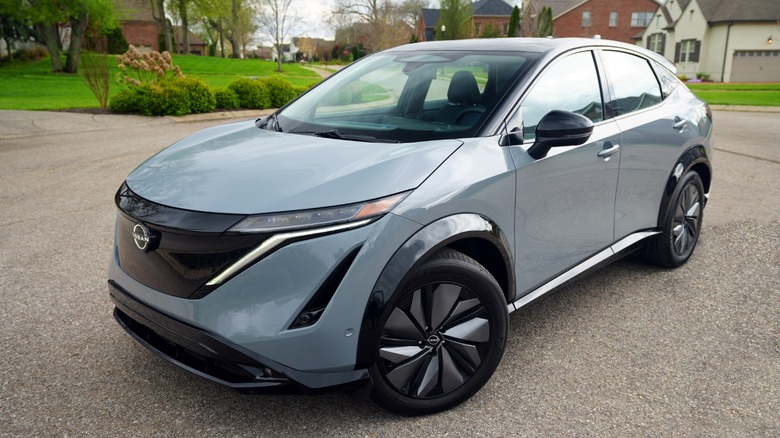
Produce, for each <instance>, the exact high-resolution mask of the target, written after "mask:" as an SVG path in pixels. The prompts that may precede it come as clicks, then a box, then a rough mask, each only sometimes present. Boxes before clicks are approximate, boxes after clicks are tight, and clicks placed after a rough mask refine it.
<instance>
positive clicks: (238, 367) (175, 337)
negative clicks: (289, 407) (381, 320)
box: [108, 280, 368, 394]
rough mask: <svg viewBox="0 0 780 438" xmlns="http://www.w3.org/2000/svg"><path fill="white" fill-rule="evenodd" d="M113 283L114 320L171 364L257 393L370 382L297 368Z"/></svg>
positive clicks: (350, 374) (358, 374) (355, 374)
mask: <svg viewBox="0 0 780 438" xmlns="http://www.w3.org/2000/svg"><path fill="white" fill-rule="evenodd" d="M108 285H109V288H108V289H109V293H110V295H111V299H112V300H113V302H114V305H115V306H116V308H115V310H114V317H115V318H116V320H117V322H119V324H120V325H121V326H122V328H124V329H125V330H126V331H127V333H128V334H129V335H130V336H131V337H133V339H135V340H136V341H138V342H139V343H140V344H141V345H143V346H144V347H146V348H148V349H149V350H151V351H152V352H154V353H156V354H157V355H159V356H160V357H162V358H163V359H165V360H166V361H168V362H170V363H172V364H174V365H176V366H178V367H180V368H182V369H184V370H186V371H189V372H191V373H193V374H195V375H197V376H199V377H202V378H204V379H207V380H210V381H212V382H215V383H218V384H220V385H223V386H227V387H229V388H232V389H234V390H237V391H240V392H244V393H252V394H254V393H262V394H267V393H313V392H318V391H320V390H325V389H327V390H334V389H337V388H338V389H344V390H347V389H352V388H355V387H358V386H361V385H362V384H363V383H365V381H366V379H367V378H368V372H367V371H366V370H355V371H346V372H336V373H309V372H301V371H298V370H294V369H292V368H289V367H286V366H284V365H281V364H279V363H276V362H274V361H272V360H270V359H268V358H264V357H261V356H260V355H258V354H256V353H253V352H250V351H248V350H246V349H244V348H242V347H240V346H238V345H234V344H232V343H231V342H230V341H227V340H225V339H221V338H220V337H219V336H217V335H214V334H212V333H209V332H207V331H205V330H201V329H198V328H196V327H193V326H191V325H188V324H186V323H183V322H181V321H178V320H177V319H175V318H173V317H170V316H167V315H164V314H163V313H161V312H159V311H156V310H154V309H152V308H151V307H149V306H147V305H145V304H143V303H142V302H140V301H138V300H136V299H135V298H133V297H132V296H130V295H129V294H128V293H127V292H126V291H124V290H123V289H122V287H121V286H119V285H118V284H117V283H115V282H114V281H111V280H109V282H108ZM335 382H338V383H336V384H334V383H335ZM342 382H346V383H342Z"/></svg>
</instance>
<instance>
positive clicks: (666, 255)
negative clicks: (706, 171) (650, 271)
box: [647, 171, 704, 268]
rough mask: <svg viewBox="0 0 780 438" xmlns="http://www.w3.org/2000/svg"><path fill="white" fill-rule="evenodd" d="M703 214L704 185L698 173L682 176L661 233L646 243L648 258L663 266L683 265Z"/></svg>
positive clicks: (695, 238)
mask: <svg viewBox="0 0 780 438" xmlns="http://www.w3.org/2000/svg"><path fill="white" fill-rule="evenodd" d="M703 218H704V185H703V184H702V182H701V177H699V174H698V173H696V172H693V171H690V172H688V173H686V174H685V176H683V178H682V179H681V180H680V182H679V183H678V184H677V187H675V189H674V194H673V195H672V202H671V203H670V204H669V209H668V211H667V212H666V215H665V216H664V222H663V229H662V230H661V234H659V235H657V236H655V238H654V239H653V240H652V241H651V242H650V243H649V245H648V251H647V254H648V259H649V260H650V261H651V262H652V263H654V264H656V265H658V266H662V267H665V268H676V267H678V266H682V265H683V264H685V262H687V261H688V259H689V258H690V257H691V254H693V250H694V249H695V248H696V243H697V242H698V241H699V234H700V233H701V224H702V219H703Z"/></svg>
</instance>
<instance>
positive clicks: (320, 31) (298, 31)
mask: <svg viewBox="0 0 780 438" xmlns="http://www.w3.org/2000/svg"><path fill="white" fill-rule="evenodd" d="M333 7H334V5H333V0H293V2H292V8H294V9H295V10H296V15H297V16H298V17H301V18H302V20H301V22H300V23H299V24H297V25H296V26H295V29H294V30H295V32H293V35H291V36H307V37H313V38H325V39H329V40H332V39H333V37H334V35H335V33H336V31H335V29H333V28H332V27H331V25H330V24H329V23H328V18H330V13H331V10H332V9H333Z"/></svg>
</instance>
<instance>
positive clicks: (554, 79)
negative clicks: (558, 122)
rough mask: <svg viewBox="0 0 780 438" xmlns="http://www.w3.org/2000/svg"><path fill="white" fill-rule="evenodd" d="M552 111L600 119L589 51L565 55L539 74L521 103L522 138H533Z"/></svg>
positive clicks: (598, 94) (597, 88)
mask: <svg viewBox="0 0 780 438" xmlns="http://www.w3.org/2000/svg"><path fill="white" fill-rule="evenodd" d="M552 110H563V111H570V112H573V113H577V114H582V115H583V116H585V117H587V118H589V119H590V120H591V121H593V122H594V123H595V122H600V121H602V120H604V111H603V105H602V100H601V86H600V85H599V77H598V74H597V73H596V65H595V64H594V62H593V54H592V53H591V52H580V53H575V54H573V55H569V56H567V57H565V58H563V59H561V60H560V61H558V62H557V63H555V64H554V65H553V66H552V67H550V68H549V69H547V71H545V72H544V73H543V74H542V77H541V78H540V79H539V80H538V81H537V82H536V83H535V84H534V85H533V88H532V89H531V92H530V93H528V96H527V97H526V98H525V100H524V101H523V105H522V115H523V125H524V128H523V138H525V139H526V140H527V139H531V138H534V137H536V125H538V124H539V121H540V120H541V119H542V117H544V116H545V114H547V113H548V112H550V111H552Z"/></svg>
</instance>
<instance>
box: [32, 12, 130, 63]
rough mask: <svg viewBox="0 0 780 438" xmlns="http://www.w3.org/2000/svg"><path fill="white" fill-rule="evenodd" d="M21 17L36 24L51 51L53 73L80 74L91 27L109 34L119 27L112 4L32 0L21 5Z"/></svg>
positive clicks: (39, 33) (35, 26) (35, 27)
mask: <svg viewBox="0 0 780 438" xmlns="http://www.w3.org/2000/svg"><path fill="white" fill-rule="evenodd" d="M20 15H21V16H22V17H23V19H25V20H26V21H27V22H29V23H32V25H33V27H34V29H35V31H36V32H37V33H38V35H40V37H41V38H42V39H43V41H44V43H45V44H46V47H47V48H48V49H49V58H50V59H51V67H52V71H53V72H61V71H64V72H66V73H77V72H78V66H79V58H80V56H81V44H82V41H83V39H84V33H85V31H86V29H87V26H88V25H89V24H90V23H94V24H96V25H99V27H100V28H101V29H105V30H108V29H111V28H114V27H116V24H117V23H116V14H115V6H114V3H113V2H112V1H111V0H28V1H27V2H24V3H22V4H21V10H20ZM64 26H69V27H70V44H69V46H68V52H67V57H66V60H65V66H64V67H63V65H62V59H61V57H60V54H61V53H62V36H63V35H62V34H61V29H62V28H63V27H64Z"/></svg>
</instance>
